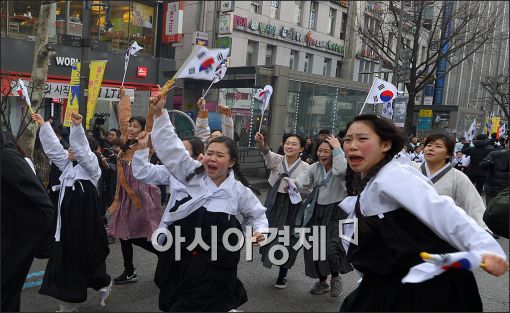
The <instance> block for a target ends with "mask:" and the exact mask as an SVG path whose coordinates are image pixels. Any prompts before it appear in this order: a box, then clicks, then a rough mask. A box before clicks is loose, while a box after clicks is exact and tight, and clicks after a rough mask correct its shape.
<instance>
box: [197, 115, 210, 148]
mask: <svg viewBox="0 0 510 313" xmlns="http://www.w3.org/2000/svg"><path fill="white" fill-rule="evenodd" d="M210 135H211V129H210V128H209V118H208V117H197V119H196V121H195V136H196V137H198V138H200V139H201V140H202V142H203V143H204V144H207V140H208V139H209V136H210Z"/></svg>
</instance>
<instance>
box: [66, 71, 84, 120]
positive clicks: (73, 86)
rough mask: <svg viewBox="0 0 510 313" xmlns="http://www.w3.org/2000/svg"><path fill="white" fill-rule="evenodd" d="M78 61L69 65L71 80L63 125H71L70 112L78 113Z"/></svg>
mask: <svg viewBox="0 0 510 313" xmlns="http://www.w3.org/2000/svg"><path fill="white" fill-rule="evenodd" d="M80 65H81V63H80V62H77V63H74V64H73V65H72V67H71V82H70V83H69V87H70V88H69V97H68V98H67V107H66V114H65V115H64V126H65V127H71V125H72V123H73V122H72V121H71V113H73V112H75V113H78V111H79V99H80Z"/></svg>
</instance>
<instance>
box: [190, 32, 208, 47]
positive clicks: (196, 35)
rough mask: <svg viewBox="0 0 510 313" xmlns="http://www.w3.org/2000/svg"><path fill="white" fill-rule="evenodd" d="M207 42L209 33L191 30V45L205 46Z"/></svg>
mask: <svg viewBox="0 0 510 313" xmlns="http://www.w3.org/2000/svg"><path fill="white" fill-rule="evenodd" d="M208 43H209V34H207V33H204V32H198V31H196V32H193V43H192V45H193V46H194V45H198V46H203V47H207V44H208Z"/></svg>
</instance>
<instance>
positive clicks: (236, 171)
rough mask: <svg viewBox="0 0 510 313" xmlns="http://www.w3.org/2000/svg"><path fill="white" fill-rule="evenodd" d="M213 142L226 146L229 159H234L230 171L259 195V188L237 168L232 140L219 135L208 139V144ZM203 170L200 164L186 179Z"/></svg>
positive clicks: (235, 149)
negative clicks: (252, 184)
mask: <svg viewBox="0 0 510 313" xmlns="http://www.w3.org/2000/svg"><path fill="white" fill-rule="evenodd" d="M215 142H216V143H222V144H224V145H225V146H226V147H227V149H228V153H229V156H230V159H231V160H232V161H234V166H232V171H233V172H234V174H235V177H236V178H237V180H239V181H240V182H241V183H242V184H243V185H245V186H246V187H248V188H250V189H251V190H252V191H253V193H254V194H256V195H257V196H260V195H261V192H260V190H258V189H257V188H255V187H253V186H251V185H250V182H249V181H248V180H247V179H246V177H245V176H244V174H243V172H241V169H240V168H239V155H238V154H237V148H236V144H235V142H234V140H232V139H231V138H229V137H226V136H220V137H216V138H213V139H211V140H210V141H209V143H208V145H210V144H211V143H215ZM204 171H205V167H204V165H200V166H199V167H197V168H196V169H195V170H194V171H193V172H192V173H190V174H189V175H188V176H186V181H189V180H191V179H192V178H193V177H194V176H195V175H198V174H201V173H203V172H204Z"/></svg>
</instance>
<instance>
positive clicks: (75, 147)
mask: <svg viewBox="0 0 510 313" xmlns="http://www.w3.org/2000/svg"><path fill="white" fill-rule="evenodd" d="M71 119H72V121H73V124H72V125H71V134H70V135H69V141H70V142H69V144H70V145H71V150H72V152H73V154H74V157H75V158H76V161H78V164H80V166H81V167H82V168H83V169H85V171H87V173H88V174H89V175H90V177H91V178H92V181H94V182H97V181H98V180H99V178H100V177H101V168H100V167H99V162H98V160H97V156H96V155H95V154H94V152H92V150H90V146H89V141H88V140H87V136H86V135H85V130H84V129H83V126H82V125H81V121H82V116H81V115H80V114H78V113H72V114H71Z"/></svg>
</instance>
